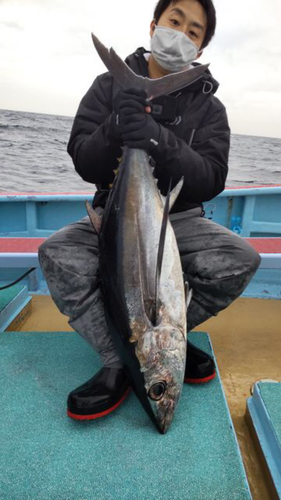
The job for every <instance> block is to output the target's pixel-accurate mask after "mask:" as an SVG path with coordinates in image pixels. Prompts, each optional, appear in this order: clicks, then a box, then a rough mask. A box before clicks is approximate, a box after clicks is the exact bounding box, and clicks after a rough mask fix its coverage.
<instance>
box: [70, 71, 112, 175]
mask: <svg viewBox="0 0 281 500" xmlns="http://www.w3.org/2000/svg"><path fill="white" fill-rule="evenodd" d="M111 102H112V77H111V76H110V75H109V73H105V74H103V75H100V76H99V77H98V78H97V79H96V80H95V81H94V83H93V85H92V86H91V88H90V89H89V91H88V92H87V94H86V95H85V96H84V97H83V99H82V101H81V103H80V106H79V108H78V111H77V114H76V116H75V118H74V122H73V127H72V131H71V135H70V139H69V143H68V147H67V151H68V153H69V154H70V156H71V157H72V160H73V163H74V166H75V169H76V171H77V172H78V174H79V175H80V176H81V177H82V179H84V180H85V181H87V182H91V183H94V184H105V183H106V184H108V183H110V182H112V179H113V178H114V173H113V170H114V169H115V168H116V166H117V165H118V160H117V158H118V157H120V156H121V147H120V143H119V142H118V141H117V140H115V139H113V138H112V137H109V135H108V124H109V120H110V119H111V112H112V107H111Z"/></svg>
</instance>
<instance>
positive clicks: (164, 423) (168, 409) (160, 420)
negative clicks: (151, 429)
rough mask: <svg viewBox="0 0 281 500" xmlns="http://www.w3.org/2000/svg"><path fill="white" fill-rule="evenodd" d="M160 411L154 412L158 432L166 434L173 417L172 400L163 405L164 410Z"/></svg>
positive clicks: (173, 407) (173, 406)
mask: <svg viewBox="0 0 281 500" xmlns="http://www.w3.org/2000/svg"><path fill="white" fill-rule="evenodd" d="M162 411H163V410H162ZM162 411H161V412H159V413H156V415H155V420H156V425H157V429H158V431H159V432H160V434H166V432H167V430H168V429H169V427H170V425H171V423H172V420H173V418H174V414H175V405H174V404H173V403H172V402H169V403H167V404H166V405H165V412H164V411H163V413H162Z"/></svg>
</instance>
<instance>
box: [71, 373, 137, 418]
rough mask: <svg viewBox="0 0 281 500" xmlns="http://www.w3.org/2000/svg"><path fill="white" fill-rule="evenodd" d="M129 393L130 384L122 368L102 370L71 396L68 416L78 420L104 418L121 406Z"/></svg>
mask: <svg viewBox="0 0 281 500" xmlns="http://www.w3.org/2000/svg"><path fill="white" fill-rule="evenodd" d="M129 391H130V383H129V381H128V379H127V376H126V374H125V371H124V370H123V369H122V368H110V367H109V368H101V370H100V371H99V372H98V373H97V374H96V375H95V376H94V377H92V378H91V379H90V380H88V382H86V383H85V384H83V385H81V386H80V387H78V388H77V389H75V390H74V391H72V392H71V393H70V394H69V396H68V399H67V414H68V416H69V417H71V418H75V419H76V420H93V419H95V418H100V417H104V416H105V415H108V414H109V413H111V412H112V411H113V410H115V409H116V408H118V406H120V405H121V403H122V402H123V401H124V399H125V398H126V396H127V395H128V393H129Z"/></svg>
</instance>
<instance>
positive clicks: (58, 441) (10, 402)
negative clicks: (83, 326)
mask: <svg viewBox="0 0 281 500" xmlns="http://www.w3.org/2000/svg"><path fill="white" fill-rule="evenodd" d="M189 339H190V340H192V341H193V342H194V343H196V345H197V346H198V347H201V348H202V349H205V350H206V351H208V352H211V347H210V343H209V339H208V336H207V334H204V333H193V334H191V335H190V336H189ZM0 352H1V365H2V370H1V372H0V395H1V410H0V413H1V418H0V432H1V453H0V470H1V477H0V498H3V499H9V500H16V499H19V498H20V499H21V500H33V499H34V500H35V499H36V500H113V499H114V500H123V499H126V500H156V499H157V500H184V499H186V500H229V498H231V500H244V499H249V498H251V496H250V493H249V489H248V483H247V480H246V477H245V473H244V469H243V466H242V462H241V458H240V454H239V452H238V448H237V442H236V438H235V435H234V433H233V427H232V424H231V421H230V419H229V413H228V409H227V406H226V403H225V398H224V394H223V392H222V389H221V383H220V379H219V377H216V379H215V380H213V381H212V382H210V383H209V384H206V385H197V386H191V385H184V389H183V394H182V398H181V401H180V403H179V405H178V409H177V413H176V416H175V419H174V421H173V424H172V426H171V428H170V429H169V431H168V432H167V434H165V435H161V434H159V433H158V432H157V431H156V429H155V428H154V426H153V425H152V424H151V422H150V420H149V418H148V417H147V415H146V414H145V412H144V410H143V409H142V407H141V405H140V403H139V402H138V400H137V398H136V397H135V395H134V394H133V393H131V394H130V396H129V397H128V399H127V400H126V401H125V402H124V403H123V404H122V405H121V406H120V408H118V409H117V410H116V411H115V412H113V413H112V414H110V415H108V416H107V417H105V418H102V419H98V420H95V421H93V422H76V421H73V420H71V419H70V418H68V417H67V416H66V406H65V402H66V398H67V394H68V392H69V391H71V390H73V389H74V388H75V387H77V386H79V385H80V384H81V383H83V382H85V381H86V380H87V379H88V378H90V377H92V376H93V374H94V373H95V372H96V371H97V370H98V369H99V366H100V365H99V361H98V359H97V356H96V355H95V353H94V352H93V351H92V350H91V348H90V347H89V346H88V345H87V344H86V343H85V342H84V341H83V340H82V339H81V338H80V337H79V336H78V335H77V334H75V333H72V332H69V333H64V332H60V333H55V332H54V333H37V332H35V333H34V332H33V333H28V332H13V333H12V332H5V333H2V334H0Z"/></svg>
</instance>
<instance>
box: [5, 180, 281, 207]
mask: <svg viewBox="0 0 281 500" xmlns="http://www.w3.org/2000/svg"><path fill="white" fill-rule="evenodd" d="M268 194H271V195H272V194H281V184H276V185H272V186H252V187H247V186H241V187H240V186H238V187H228V188H225V190H224V191H222V192H221V193H220V194H219V195H218V196H217V198H220V197H231V196H233V197H236V196H261V195H268ZM94 196H95V191H85V192H81V193H78V192H76V193H60V192H54V193H32V192H26V193H12V192H11V193H0V202H3V201H5V202H9V201H10V202H15V201H21V202H23V201H38V202H39V201H60V200H61V201H64V200H72V201H83V200H88V199H89V198H93V197H94ZM213 199H215V198H213ZM211 201H212V200H209V201H206V202H204V203H210V202H211Z"/></svg>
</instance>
